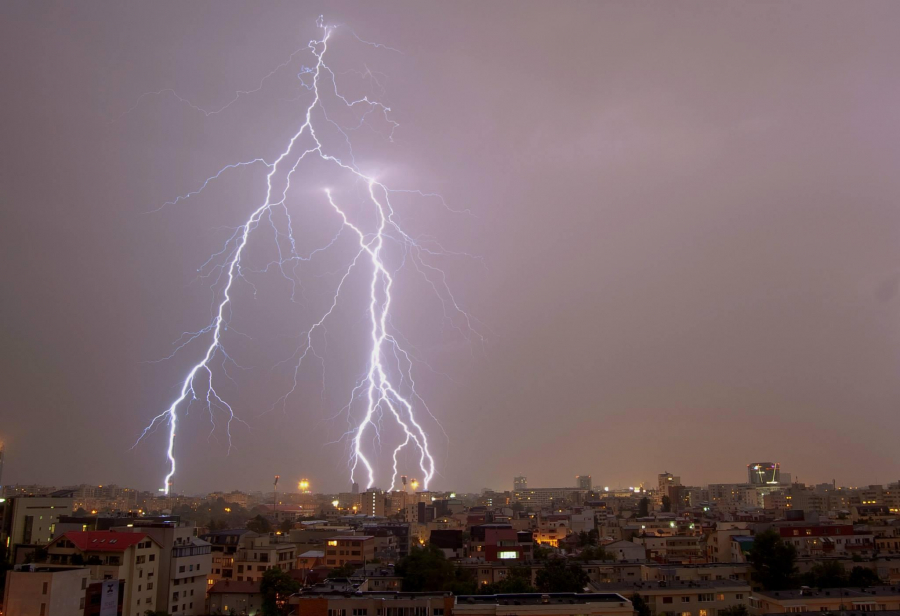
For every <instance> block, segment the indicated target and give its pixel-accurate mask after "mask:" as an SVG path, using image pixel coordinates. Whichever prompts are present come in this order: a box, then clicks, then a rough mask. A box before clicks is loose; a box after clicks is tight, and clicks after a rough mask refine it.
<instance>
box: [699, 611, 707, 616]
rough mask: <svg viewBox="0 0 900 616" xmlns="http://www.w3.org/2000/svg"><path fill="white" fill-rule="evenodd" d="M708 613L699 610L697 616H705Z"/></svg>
mask: <svg viewBox="0 0 900 616" xmlns="http://www.w3.org/2000/svg"><path fill="white" fill-rule="evenodd" d="M707 614H708V612H707V611H706V610H700V614H699V616H707Z"/></svg>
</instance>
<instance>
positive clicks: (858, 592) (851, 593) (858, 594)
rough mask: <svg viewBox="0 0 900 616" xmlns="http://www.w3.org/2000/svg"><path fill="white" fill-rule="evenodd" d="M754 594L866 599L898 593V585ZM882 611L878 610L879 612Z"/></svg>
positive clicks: (790, 598) (787, 598) (783, 598)
mask: <svg viewBox="0 0 900 616" xmlns="http://www.w3.org/2000/svg"><path fill="white" fill-rule="evenodd" d="M753 594H754V595H758V596H760V597H765V598H767V599H774V600H778V601H797V600H803V599H809V598H819V599H824V598H830V597H847V598H849V599H866V598H872V597H890V596H898V595H900V586H897V585H894V586H870V587H868V588H860V587H858V586H857V587H854V588H792V589H791V590H769V591H764V592H763V591H755V592H754V593H753ZM881 613H882V612H879V614H881Z"/></svg>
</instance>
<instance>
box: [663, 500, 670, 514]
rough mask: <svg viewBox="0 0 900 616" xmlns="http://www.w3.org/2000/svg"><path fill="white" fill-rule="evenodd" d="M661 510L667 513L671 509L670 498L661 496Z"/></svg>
mask: <svg viewBox="0 0 900 616" xmlns="http://www.w3.org/2000/svg"><path fill="white" fill-rule="evenodd" d="M662 510H663V513H669V512H670V511H672V499H671V498H669V497H668V496H663V497H662Z"/></svg>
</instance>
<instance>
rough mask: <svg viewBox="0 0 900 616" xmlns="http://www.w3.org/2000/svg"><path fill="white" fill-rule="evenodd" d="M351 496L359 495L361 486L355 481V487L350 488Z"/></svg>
mask: <svg viewBox="0 0 900 616" xmlns="http://www.w3.org/2000/svg"><path fill="white" fill-rule="evenodd" d="M350 494H359V484H358V483H356V482H355V481H354V482H353V485H352V486H350Z"/></svg>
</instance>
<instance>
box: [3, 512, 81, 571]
mask: <svg viewBox="0 0 900 616" xmlns="http://www.w3.org/2000/svg"><path fill="white" fill-rule="evenodd" d="M70 513H72V499H71V498H52V497H27V496H17V497H15V498H10V499H9V500H7V502H6V506H5V507H4V516H3V524H2V527H0V541H2V542H3V543H4V544H6V545H8V546H9V548H10V549H9V550H8V552H7V558H9V559H10V561H12V559H13V558H14V555H15V553H16V550H15V546H16V545H47V544H48V543H50V541H51V540H52V539H53V536H54V531H55V530H56V524H57V522H59V516H61V515H69V514H70Z"/></svg>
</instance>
